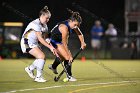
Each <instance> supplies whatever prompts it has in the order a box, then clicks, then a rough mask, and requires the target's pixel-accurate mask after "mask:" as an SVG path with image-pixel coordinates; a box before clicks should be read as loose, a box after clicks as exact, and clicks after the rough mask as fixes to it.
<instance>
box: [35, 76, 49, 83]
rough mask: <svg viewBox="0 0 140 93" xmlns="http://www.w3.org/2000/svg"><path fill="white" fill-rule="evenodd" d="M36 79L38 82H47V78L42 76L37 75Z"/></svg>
mask: <svg viewBox="0 0 140 93" xmlns="http://www.w3.org/2000/svg"><path fill="white" fill-rule="evenodd" d="M34 81H36V82H46V81H47V80H45V79H44V78H43V77H42V76H41V77H36V78H35V80H34Z"/></svg>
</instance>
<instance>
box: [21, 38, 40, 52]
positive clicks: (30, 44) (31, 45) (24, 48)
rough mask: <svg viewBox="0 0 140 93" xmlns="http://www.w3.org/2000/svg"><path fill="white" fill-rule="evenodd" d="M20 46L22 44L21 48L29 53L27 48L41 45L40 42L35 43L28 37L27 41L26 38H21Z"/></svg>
mask: <svg viewBox="0 0 140 93" xmlns="http://www.w3.org/2000/svg"><path fill="white" fill-rule="evenodd" d="M20 46H21V50H22V52H23V53H27V51H26V50H27V49H32V48H34V47H39V45H38V44H34V43H32V42H29V40H28V39H26V41H25V38H22V39H21V42H20Z"/></svg>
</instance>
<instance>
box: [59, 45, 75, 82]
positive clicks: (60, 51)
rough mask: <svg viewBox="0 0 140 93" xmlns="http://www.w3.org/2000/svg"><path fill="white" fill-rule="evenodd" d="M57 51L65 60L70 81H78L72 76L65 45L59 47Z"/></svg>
mask: <svg viewBox="0 0 140 93" xmlns="http://www.w3.org/2000/svg"><path fill="white" fill-rule="evenodd" d="M57 51H58V53H59V54H60V55H61V56H62V58H64V60H65V61H64V65H65V67H66V70H67V73H68V74H69V76H70V79H69V81H76V79H75V78H74V77H73V76H72V72H71V66H72V65H70V64H69V57H70V55H69V53H67V52H66V50H65V48H64V46H63V45H58V48H57ZM67 66H68V67H67Z"/></svg>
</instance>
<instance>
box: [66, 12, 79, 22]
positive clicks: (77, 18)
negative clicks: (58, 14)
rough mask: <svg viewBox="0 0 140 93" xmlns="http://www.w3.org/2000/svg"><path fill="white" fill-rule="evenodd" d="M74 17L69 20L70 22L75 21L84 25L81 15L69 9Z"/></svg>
mask: <svg viewBox="0 0 140 93" xmlns="http://www.w3.org/2000/svg"><path fill="white" fill-rule="evenodd" d="M67 10H68V11H69V12H70V13H71V14H72V15H71V17H70V18H69V19H70V20H72V21H74V20H77V21H78V22H79V23H80V24H81V23H82V18H81V16H80V14H79V12H73V11H72V10H70V9H67Z"/></svg>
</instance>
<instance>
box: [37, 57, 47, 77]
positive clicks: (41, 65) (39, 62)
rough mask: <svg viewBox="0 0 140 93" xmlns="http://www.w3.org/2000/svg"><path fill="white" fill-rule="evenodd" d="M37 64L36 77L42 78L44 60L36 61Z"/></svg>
mask: <svg viewBox="0 0 140 93" xmlns="http://www.w3.org/2000/svg"><path fill="white" fill-rule="evenodd" d="M37 60H38V62H37V67H36V69H37V74H36V77H41V76H42V70H43V68H44V64H45V60H44V59H37Z"/></svg>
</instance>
